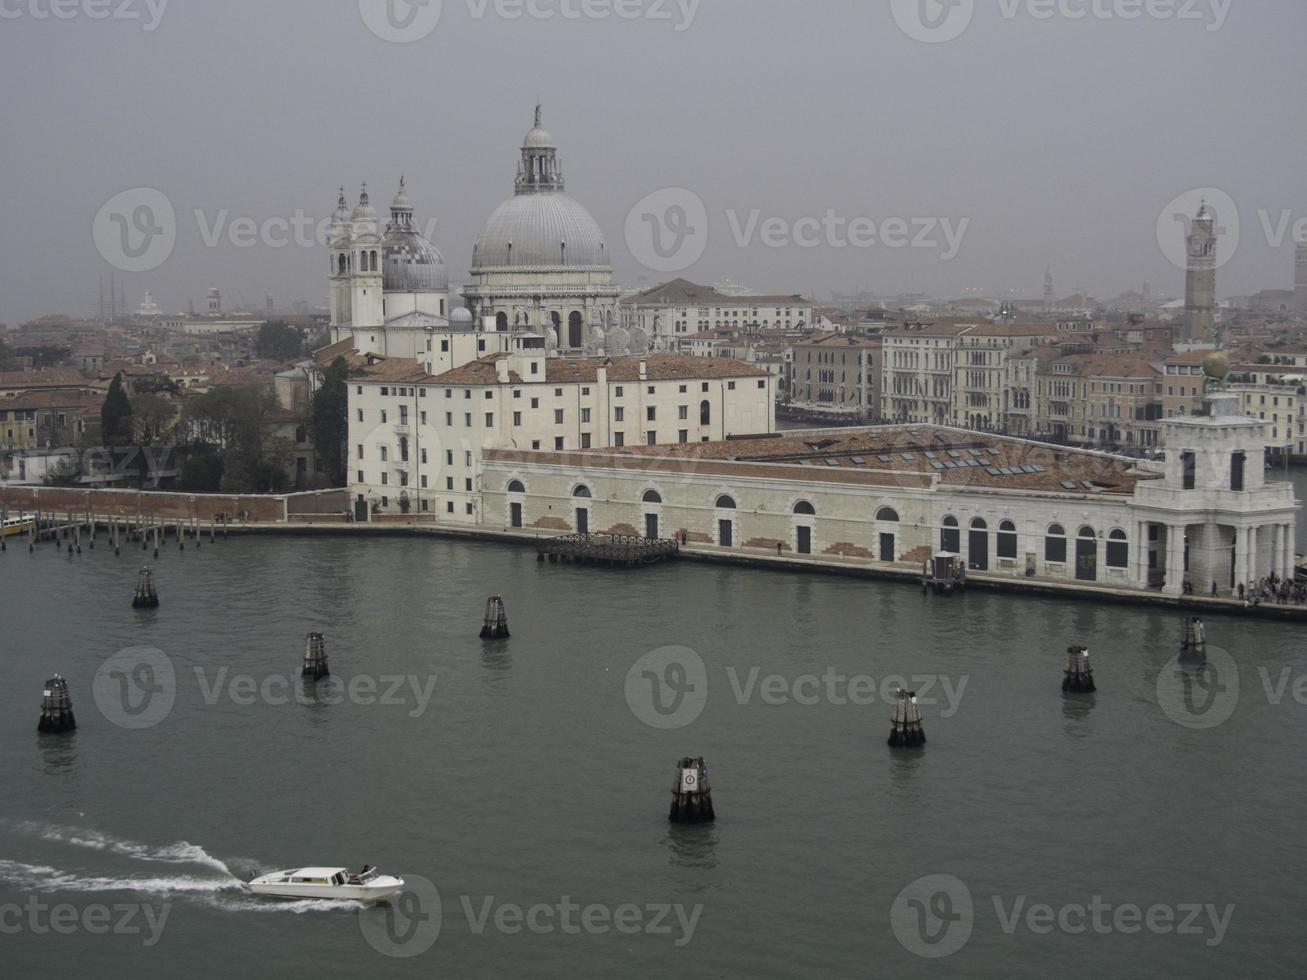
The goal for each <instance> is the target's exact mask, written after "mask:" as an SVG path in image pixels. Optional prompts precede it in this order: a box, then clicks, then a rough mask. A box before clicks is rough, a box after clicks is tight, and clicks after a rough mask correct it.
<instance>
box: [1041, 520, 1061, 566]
mask: <svg viewBox="0 0 1307 980" xmlns="http://www.w3.org/2000/svg"><path fill="white" fill-rule="evenodd" d="M1044 561H1060V562H1065V561H1066V531H1065V530H1063V528H1062V525H1061V524H1052V525H1049V528H1048V532H1047V533H1046V534H1045V535H1044Z"/></svg>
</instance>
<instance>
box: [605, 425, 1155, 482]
mask: <svg viewBox="0 0 1307 980" xmlns="http://www.w3.org/2000/svg"><path fill="white" fill-rule="evenodd" d="M587 453H589V454H591V455H596V454H597V455H620V456H631V457H647V458H663V459H669V458H670V459H679V460H686V459H695V460H714V461H721V460H726V461H730V462H739V463H776V464H798V465H802V466H805V467H810V468H811V472H812V477H811V479H813V480H816V481H820V480H821V479H822V477H821V475H820V474H824V473H831V474H836V473H845V472H847V471H849V470H854V471H858V470H864V471H882V472H891V473H912V474H918V475H922V476H930V475H931V474H937V475H938V477H939V480H940V482H941V483H943V484H946V485H962V486H968V487H977V488H993V489H1011V490H1028V491H1042V492H1050V493H1074V494H1085V493H1103V494H1130V493H1133V492H1134V489H1135V485H1136V484H1137V483H1138V482H1139V481H1140V480H1147V479H1155V478H1156V477H1155V476H1154V475H1152V474H1148V473H1140V472H1136V471H1135V470H1134V467H1135V465H1136V464H1135V461H1134V460H1131V459H1123V458H1121V457H1116V456H1107V455H1103V454H1098V453H1090V452H1084V451H1080V450H1075V449H1069V448H1064V447H1060V446H1049V445H1045V444H1042V443H1035V442H1028V441H1026V440H1023V439H1012V438H1005V437H1002V436H990V435H986V434H983V433H976V432H967V431H963V430H960V429H948V428H942V427H937V426H931V425H917V426H877V427H874V428H866V429H833V430H825V431H805V432H795V433H776V434H771V435H765V436H741V437H736V438H732V439H727V440H724V441H721V442H699V443H678V444H674V445H660V446H641V445H637V446H626V447H623V448H621V449H612V448H610V449H595V450H588V451H586V450H583V451H581V453H580V455H582V456H585V455H587ZM841 482H843V481H842V480H841Z"/></svg>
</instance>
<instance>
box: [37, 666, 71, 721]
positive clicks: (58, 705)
mask: <svg viewBox="0 0 1307 980" xmlns="http://www.w3.org/2000/svg"><path fill="white" fill-rule="evenodd" d="M76 727H77V719H76V718H74V717H73V699H72V696H71V695H70V694H69V693H68V682H67V681H66V680H64V679H63V678H62V677H60V676H59V675H58V674H55V675H54V676H53V677H51V678H50V679H49V680H48V681H46V682H45V693H44V695H43V696H42V698H41V720H40V722H39V723H38V724H37V726H36V730H37V731H38V732H44V733H57V732H71V731H73V730H74V729H75V728H76Z"/></svg>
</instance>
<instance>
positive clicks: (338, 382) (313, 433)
mask: <svg viewBox="0 0 1307 980" xmlns="http://www.w3.org/2000/svg"><path fill="white" fill-rule="evenodd" d="M308 421H309V438H311V439H312V440H313V448H314V450H315V451H316V452H317V454H318V458H319V459H320V460H322V466H323V469H324V471H325V472H326V474H327V479H329V480H330V481H331V485H332V486H334V487H343V486H345V458H346V452H347V448H346V444H347V442H348V440H349V366H348V365H347V364H346V363H345V359H344V358H343V357H338V358H336V359H335V360H334V361H332V362H331V364H330V365H329V366H328V368H327V370H326V371H324V372H323V377H322V387H321V388H319V389H318V390H317V391H316V392H314V394H313V400H312V402H310V404H309V419H308Z"/></svg>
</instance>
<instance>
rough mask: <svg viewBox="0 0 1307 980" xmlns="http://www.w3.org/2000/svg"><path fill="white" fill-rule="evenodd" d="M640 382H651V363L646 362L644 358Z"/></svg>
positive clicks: (642, 359)
mask: <svg viewBox="0 0 1307 980" xmlns="http://www.w3.org/2000/svg"><path fill="white" fill-rule="evenodd" d="M640 380H641V381H648V380H649V362H648V361H646V360H645V359H644V358H643V357H642V358H640Z"/></svg>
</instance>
